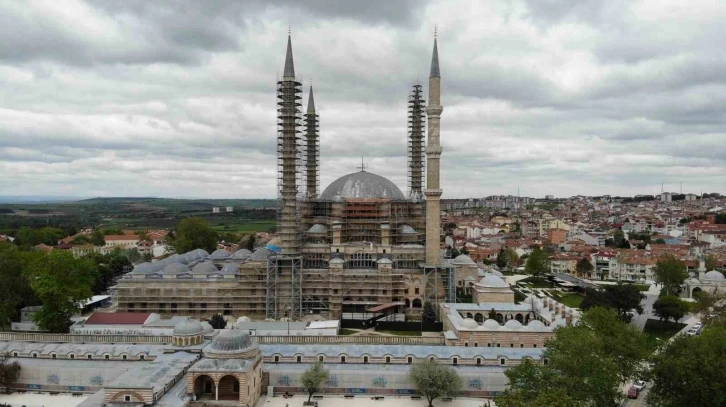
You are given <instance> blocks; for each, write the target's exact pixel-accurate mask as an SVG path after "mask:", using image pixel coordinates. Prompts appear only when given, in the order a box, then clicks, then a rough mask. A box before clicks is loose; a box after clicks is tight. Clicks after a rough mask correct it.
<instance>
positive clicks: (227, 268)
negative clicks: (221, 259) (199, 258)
mask: <svg viewBox="0 0 726 407" xmlns="http://www.w3.org/2000/svg"><path fill="white" fill-rule="evenodd" d="M239 266H240V264H239V263H236V262H232V263H227V264H225V265H224V267H222V274H239Z"/></svg>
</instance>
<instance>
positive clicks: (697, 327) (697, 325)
mask: <svg viewBox="0 0 726 407" xmlns="http://www.w3.org/2000/svg"><path fill="white" fill-rule="evenodd" d="M702 327H703V324H701V323H700V322H696V323H695V324H693V327H692V328H695V329H701V328H702Z"/></svg>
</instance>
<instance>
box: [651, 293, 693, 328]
mask: <svg viewBox="0 0 726 407" xmlns="http://www.w3.org/2000/svg"><path fill="white" fill-rule="evenodd" d="M653 312H654V313H655V314H656V315H658V316H659V317H660V320H661V321H663V320H665V322H668V320H670V319H671V318H672V319H673V322H677V321H678V320H679V319H681V318H683V316H684V315H686V313H687V312H688V304H686V302H685V301H683V300H681V299H680V298H678V297H676V296H675V295H666V296H663V297H660V298H658V299H657V300H656V301H655V303H653Z"/></svg>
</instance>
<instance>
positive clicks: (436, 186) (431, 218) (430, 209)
mask: <svg viewBox="0 0 726 407" xmlns="http://www.w3.org/2000/svg"><path fill="white" fill-rule="evenodd" d="M443 110H444V108H443V107H441V73H440V72H439V50H438V46H437V41H436V35H434V52H433V55H432V56H431V72H430V73H429V105H428V107H427V108H426V114H427V115H428V133H429V134H428V145H427V146H426V170H427V173H426V190H425V191H424V194H425V195H426V264H427V265H432V266H434V265H438V264H440V263H441V240H440V239H441V238H440V236H441V193H442V191H441V184H440V183H439V176H440V174H439V168H440V160H441V142H440V137H439V134H440V133H439V132H440V123H441V112H442V111H443Z"/></svg>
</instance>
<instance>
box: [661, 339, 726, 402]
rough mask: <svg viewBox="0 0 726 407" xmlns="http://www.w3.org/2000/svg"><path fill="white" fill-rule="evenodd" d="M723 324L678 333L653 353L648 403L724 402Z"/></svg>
mask: <svg viewBox="0 0 726 407" xmlns="http://www.w3.org/2000/svg"><path fill="white" fill-rule="evenodd" d="M724 360H726V327H725V326H707V327H706V328H705V329H704V330H703V332H702V333H701V335H698V336H685V335H680V336H677V337H675V338H674V339H673V340H672V341H671V342H669V343H668V344H667V345H666V346H665V347H664V348H663V349H662V350H661V351H660V352H657V353H655V354H654V355H653V360H652V362H653V368H652V369H651V371H650V374H651V377H652V380H651V381H652V387H651V388H650V393H649V394H648V398H647V401H648V405H649V406H657V407H681V406H699V407H719V406H726V369H724V365H723V361H724Z"/></svg>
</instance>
